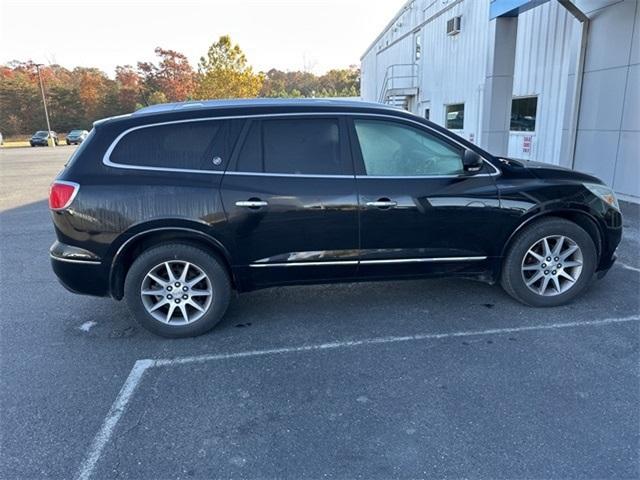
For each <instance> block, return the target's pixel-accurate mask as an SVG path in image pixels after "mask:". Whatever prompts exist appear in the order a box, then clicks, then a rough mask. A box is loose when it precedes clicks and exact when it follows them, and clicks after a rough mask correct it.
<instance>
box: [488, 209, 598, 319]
mask: <svg viewBox="0 0 640 480" xmlns="http://www.w3.org/2000/svg"><path fill="white" fill-rule="evenodd" d="M597 257H598V255H597V251H596V247H595V245H594V242H593V240H592V239H591V236H590V235H589V234H588V233H587V232H586V231H585V230H583V229H582V228H581V227H579V226H578V225H576V224H575V223H573V222H570V221H567V220H564V219H561V218H548V219H543V220H540V221H538V222H535V223H534V224H532V225H530V226H528V227H526V228H525V229H524V230H523V231H522V232H521V233H520V234H519V235H518V236H517V237H516V239H515V241H514V242H513V244H512V245H511V248H510V249H509V251H508V253H507V256H506V258H505V261H504V264H503V267H502V277H501V283H502V287H503V288H504V289H505V291H506V292H507V293H508V294H509V295H511V296H512V297H514V298H515V299H516V300H518V301H520V302H522V303H524V304H526V305H530V306H534V307H555V306H558V305H563V304H565V303H568V302H570V301H571V300H573V299H574V298H575V297H576V296H578V295H579V294H580V293H582V291H584V289H585V288H586V287H587V286H588V285H589V282H590V281H591V279H592V278H593V274H594V272H595V269H596V264H597Z"/></svg>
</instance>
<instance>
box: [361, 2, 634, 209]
mask: <svg viewBox="0 0 640 480" xmlns="http://www.w3.org/2000/svg"><path fill="white" fill-rule="evenodd" d="M639 15H640V12H639V7H638V0H409V1H408V2H407V3H405V5H404V6H403V7H402V9H401V10H400V11H399V12H398V13H397V14H396V16H395V17H394V18H393V19H392V20H391V22H390V23H389V24H388V25H387V27H386V28H385V30H384V31H383V32H382V33H380V35H379V36H378V38H376V39H375V41H374V42H373V43H372V44H371V46H370V47H369V48H368V49H367V51H366V52H365V53H364V55H363V56H362V59H361V61H362V65H361V66H362V80H361V82H362V83H361V92H362V98H363V99H364V100H368V101H378V102H384V103H390V104H395V105H399V106H402V107H404V108H406V109H408V110H410V111H412V112H414V113H416V114H418V115H422V116H425V117H428V118H429V119H430V120H431V121H433V122H435V123H438V124H440V125H443V126H446V127H447V128H450V129H452V130H454V131H456V132H457V133H459V134H460V135H462V136H464V137H465V138H467V139H468V140H470V141H472V142H474V143H477V144H478V145H480V146H482V147H484V148H486V149H487V150H489V151H490V152H492V153H494V154H496V155H508V156H511V157H515V158H523V159H529V160H538V161H543V162H548V163H553V164H557V165H562V166H568V167H573V168H575V169H578V170H582V171H585V172H591V173H594V174H595V175H597V176H598V177H600V178H601V179H603V180H604V181H606V182H607V183H608V184H609V185H611V186H613V188H614V189H615V190H616V191H617V192H618V193H619V194H620V196H621V198H623V199H625V198H626V199H627V200H634V201H640V113H639V112H640V32H639V30H640V16H639ZM576 72H577V74H576Z"/></svg>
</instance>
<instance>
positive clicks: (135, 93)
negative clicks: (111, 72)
mask: <svg viewBox="0 0 640 480" xmlns="http://www.w3.org/2000/svg"><path fill="white" fill-rule="evenodd" d="M116 85H117V92H118V105H119V106H120V108H121V109H122V110H123V111H125V112H133V111H134V110H135V109H136V108H137V107H138V105H139V104H140V90H141V89H142V80H141V78H140V76H139V75H138V72H136V71H135V70H134V69H133V67H132V66H131V65H118V66H117V67H116Z"/></svg>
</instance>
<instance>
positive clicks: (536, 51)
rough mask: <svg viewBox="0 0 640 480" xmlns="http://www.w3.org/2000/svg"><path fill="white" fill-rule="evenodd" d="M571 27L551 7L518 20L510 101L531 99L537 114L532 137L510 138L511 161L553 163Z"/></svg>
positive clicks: (565, 14)
mask: <svg viewBox="0 0 640 480" xmlns="http://www.w3.org/2000/svg"><path fill="white" fill-rule="evenodd" d="M574 23H576V20H574V19H573V17H571V16H570V15H569V13H568V12H567V11H566V10H565V9H564V8H563V7H562V6H561V5H560V4H558V3H557V2H549V3H545V4H543V5H541V6H539V7H537V8H534V9H532V10H529V11H527V12H525V13H523V14H521V15H520V16H519V18H518V38H517V42H516V59H515V60H516V61H515V68H514V77H513V96H514V97H526V96H537V97H538V111H537V118H536V131H535V132H527V133H524V132H523V133H520V132H519V133H512V134H511V135H510V140H509V155H510V156H512V157H516V158H526V159H531V160H538V161H543V162H548V163H553V164H556V165H557V164H559V160H560V148H561V145H562V127H563V123H562V122H563V120H564V118H563V117H564V116H563V114H562V112H564V109H565V103H566V97H567V83H568V82H567V76H568V74H569V68H570V67H571V66H572V64H573V63H575V52H572V49H571V31H572V28H573V26H574ZM532 133H533V135H531V134H532ZM529 135H531V136H532V137H533V145H532V148H531V153H530V154H527V153H526V151H523V149H522V137H523V136H529Z"/></svg>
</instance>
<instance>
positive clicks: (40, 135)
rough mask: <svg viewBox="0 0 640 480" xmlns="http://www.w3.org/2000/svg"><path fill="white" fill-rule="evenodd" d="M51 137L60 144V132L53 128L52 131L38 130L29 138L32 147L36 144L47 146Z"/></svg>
mask: <svg viewBox="0 0 640 480" xmlns="http://www.w3.org/2000/svg"><path fill="white" fill-rule="evenodd" d="M50 138H51V139H53V142H54V143H55V144H56V145H58V134H57V133H56V132H54V131H53V130H51V131H50V132H47V131H46V130H38V131H37V132H36V133H34V134H33V135H32V136H31V138H30V139H29V143H30V144H31V146H32V147H35V146H36V145H40V146H43V147H46V146H48V145H49V139H50Z"/></svg>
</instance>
